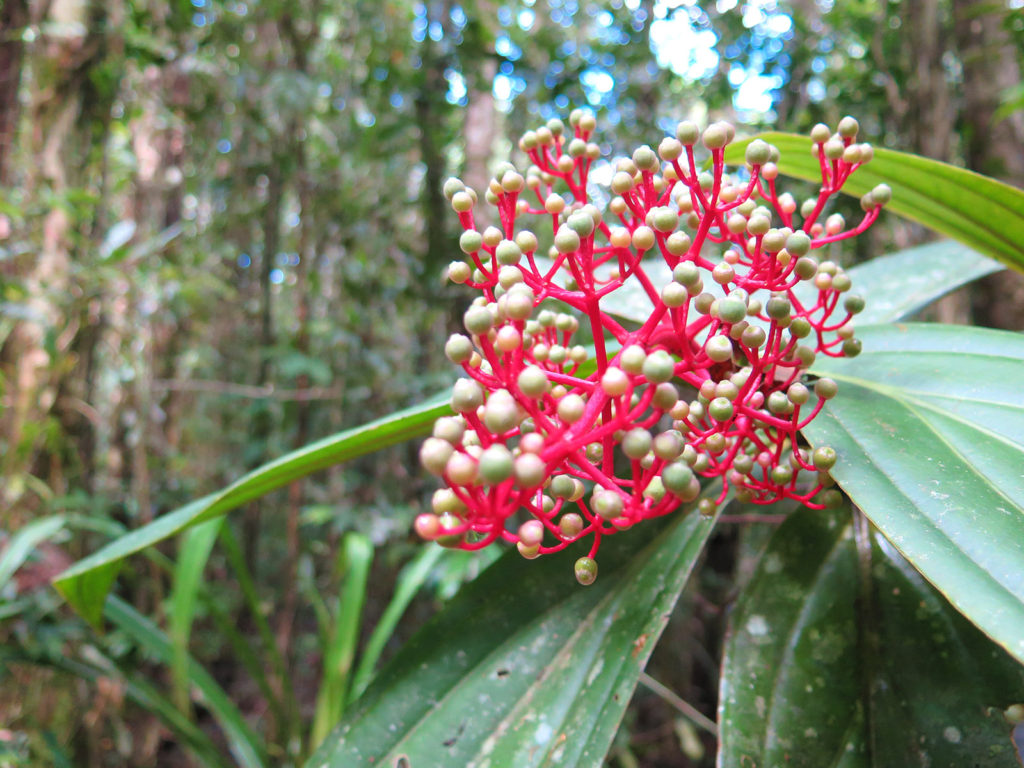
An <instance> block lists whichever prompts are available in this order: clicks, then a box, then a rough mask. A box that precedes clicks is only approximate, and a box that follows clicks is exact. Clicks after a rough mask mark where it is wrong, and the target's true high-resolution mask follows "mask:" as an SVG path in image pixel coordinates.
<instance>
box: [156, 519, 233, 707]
mask: <svg viewBox="0 0 1024 768" xmlns="http://www.w3.org/2000/svg"><path fill="white" fill-rule="evenodd" d="M223 523H224V520H223V518H219V519H216V520H210V521H209V522H206V523H203V524H202V525H198V526H196V527H195V528H192V529H191V530H189V531H187V532H186V533H185V535H184V536H183V537H182V540H181V548H180V552H179V554H178V561H177V563H176V564H175V566H174V585H173V587H172V589H171V596H170V597H171V609H170V614H169V616H168V620H167V623H168V634H169V635H170V637H171V643H172V644H173V646H174V648H173V654H172V658H171V680H172V681H173V684H174V704H175V706H177V707H178V709H180V710H181V711H182V712H188V682H189V681H188V643H189V638H191V636H192V621H193V620H194V619H195V614H196V605H197V603H198V596H199V588H200V587H201V586H202V583H203V571H204V570H205V568H206V561H207V560H209V559H210V553H211V552H212V551H213V543H214V541H216V540H217V535H218V534H219V533H220V528H221V525H222V524H223Z"/></svg>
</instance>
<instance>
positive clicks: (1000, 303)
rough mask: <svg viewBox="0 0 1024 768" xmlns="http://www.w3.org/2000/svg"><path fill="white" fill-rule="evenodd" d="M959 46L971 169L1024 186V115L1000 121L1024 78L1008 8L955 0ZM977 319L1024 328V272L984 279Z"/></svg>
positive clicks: (975, 304)
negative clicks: (1008, 94)
mask: <svg viewBox="0 0 1024 768" xmlns="http://www.w3.org/2000/svg"><path fill="white" fill-rule="evenodd" d="M953 12H954V19H955V29H956V40H957V47H958V48H959V51H960V60H961V63H962V65H963V79H964V83H963V100H964V102H963V109H962V112H961V125H962V129H961V136H962V141H963V153H964V160H965V161H966V163H967V167H968V168H971V169H973V170H975V171H978V172H979V173H984V174H986V175H989V176H994V177H996V178H999V179H1002V180H1003V181H1006V182H1009V183H1010V184H1014V185H1016V186H1024V113H1022V112H1019V111H1018V112H1015V113H1013V114H1011V115H1008V116H1007V117H1006V118H1005V119H1003V120H996V119H995V112H996V110H997V109H998V108H999V105H1000V103H1001V97H1002V94H1003V92H1004V91H1006V90H1007V89H1009V88H1011V87H1012V86H1014V85H1016V84H1018V83H1019V82H1020V80H1021V70H1020V65H1019V63H1018V61H1017V52H1016V49H1015V47H1014V45H1013V41H1012V40H1011V39H1010V36H1009V34H1008V32H1007V30H1006V27H1005V26H1004V24H1005V20H1006V9H1005V7H1004V6H1002V5H1001V4H996V3H993V2H991V0H954V3H953ZM971 297H972V306H971V308H972V310H973V312H974V317H975V319H976V320H977V322H979V323H981V324H982V325H989V326H993V327H996V328H1008V329H1011V330H1021V329H1024V275H1021V274H1020V273H1019V272H1014V271H1007V272H1002V273H1000V274H997V275H992V276H990V277H987V278H985V279H984V280H982V281H980V283H979V284H978V285H977V286H975V288H974V290H973V292H972V294H971Z"/></svg>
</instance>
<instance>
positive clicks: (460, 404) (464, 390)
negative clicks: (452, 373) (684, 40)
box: [452, 379, 484, 413]
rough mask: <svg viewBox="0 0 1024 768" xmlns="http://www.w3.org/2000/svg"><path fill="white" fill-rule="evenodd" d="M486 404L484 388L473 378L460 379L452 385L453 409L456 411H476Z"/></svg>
mask: <svg viewBox="0 0 1024 768" xmlns="http://www.w3.org/2000/svg"><path fill="white" fill-rule="evenodd" d="M483 404H484V390H483V388H482V387H481V386H480V385H479V384H478V383H477V382H475V381H474V380H473V379H459V380H458V381H456V382H455V386H454V387H452V410H453V411H455V412H456V413H467V412H469V411H475V410H476V409H477V408H479V407H480V406H481V405H483Z"/></svg>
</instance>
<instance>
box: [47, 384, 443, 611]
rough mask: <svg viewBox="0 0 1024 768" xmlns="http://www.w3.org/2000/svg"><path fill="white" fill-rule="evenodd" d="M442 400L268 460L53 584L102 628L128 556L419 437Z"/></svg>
mask: <svg viewBox="0 0 1024 768" xmlns="http://www.w3.org/2000/svg"><path fill="white" fill-rule="evenodd" d="M450 412H451V409H450V408H449V407H448V404H447V403H446V402H439V401H438V399H436V398H435V399H433V400H430V401H428V402H426V403H423V404H421V405H417V406H414V407H412V408H407V409H406V410H404V411H399V412H397V413H394V414H392V415H390V416H385V417H384V418H381V419H377V420H376V421H373V422H370V423H369V424H364V425H362V426H359V427H355V428H353V429H349V430H346V431H344V432H339V433H338V434H336V435H332V436H331V437H327V438H324V439H323V440H319V441H317V442H315V443H313V444H312V445H309V446H307V447H305V448H301V449H299V450H297V451H293V452H292V453H289V454H286V455H285V456H282V457H281V458H279V459H277V460H275V461H272V462H270V463H269V464H265V465H263V466H262V467H259V468H258V469H255V470H253V471H252V472H250V473H249V474H247V475H245V476H244V477H242V478H240V479H239V480H238V481H236V482H235V483H232V484H231V485H229V486H228V487H227V488H225V489H224V490H223V491H220V492H219V493H214V494H210V495H209V496H205V497H203V498H201V499H198V500H196V501H193V502H192V503H191V504H187V505H185V506H184V507H181V508H180V509H178V510H176V511H174V512H170V513H168V514H166V515H162V516H161V517H158V518H157V519H156V520H154V521H153V522H152V523H149V524H148V525H146V526H143V527H142V528H139V529H137V530H135V531H132V532H131V533H129V534H127V535H125V536H122V537H121V538H119V539H117V540H116V541H113V542H111V543H110V544H108V545H106V546H105V547H103V548H102V549H101V550H100V551H98V552H96V553H94V554H92V555H90V556H89V557H87V558H85V559H84V560H80V561H78V562H77V563H75V564H74V565H73V566H71V567H70V568H69V569H68V570H66V571H64V572H63V573H62V574H61V575H60V576H58V577H57V578H56V579H54V582H53V585H54V587H56V589H57V591H59V592H60V593H61V595H63V596H64V599H65V600H67V601H68V603H69V604H70V605H71V607H72V608H74V609H75V610H76V611H78V613H80V614H81V615H82V616H83V617H84V618H85V619H86V620H87V621H89V622H90V623H91V624H93V625H96V626H98V625H99V623H100V617H101V615H102V612H103V602H104V600H106V597H107V594H108V593H109V592H110V587H111V585H112V584H113V582H114V578H115V577H116V576H117V571H118V569H119V568H120V566H121V563H122V562H123V561H124V559H125V558H126V557H128V556H129V555H132V554H135V553H136V552H138V551H140V550H142V549H145V548H146V547H150V546H152V545H153V544H156V543H157V542H160V541H163V540H164V539H167V538H169V537H171V536H174V535H176V534H179V533H181V532H182V531H184V530H186V529H188V528H191V527H192V526H194V525H198V524H199V523H202V522H205V521H206V520H212V519H213V518H215V517H218V516H219V515H223V514H225V513H227V512H230V511H231V510H233V509H237V508H238V507H240V506H241V505H242V504H244V503H246V502H247V501H251V500H252V499H255V498H258V497H260V496H263V495H265V494H267V493H270V492H271V491H273V490H276V489H277V488H281V487H283V486H285V485H288V484H289V483H290V482H292V481H293V480H296V479H298V478H300V477H305V476H306V475H309V474H312V473H313V472H316V471H317V470H320V469H324V468H325V467H329V466H331V465H333V464H338V463H340V462H343V461H348V460H349V459H354V458H356V457H358V456H363V455H365V454H368V453H373V452H374V451H379V450H380V449H382V448H387V447H388V446H391V445H395V444H396V443H401V442H403V441H405V440H411V439H412V438H414V437H420V436H422V435H425V434H427V433H428V432H429V431H430V427H431V425H432V424H433V423H434V420H435V419H436V418H437V417H438V416H443V415H445V414H447V413H450Z"/></svg>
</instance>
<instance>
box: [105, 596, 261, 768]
mask: <svg viewBox="0 0 1024 768" xmlns="http://www.w3.org/2000/svg"><path fill="white" fill-rule="evenodd" d="M103 615H104V616H105V617H106V619H107V620H108V621H110V622H111V623H112V624H113V625H114V626H116V627H117V628H118V629H120V630H121V631H122V632H124V633H125V634H126V635H128V636H129V637H131V638H132V640H134V641H135V642H136V643H137V644H138V645H139V647H140V648H142V649H143V650H144V651H146V652H147V653H149V654H151V655H152V657H153V658H154V659H155V660H157V661H159V662H161V663H163V664H170V663H171V662H172V659H173V654H174V648H173V646H172V644H171V641H170V638H168V637H167V635H166V634H164V633H163V632H162V631H161V630H160V628H159V627H158V626H157V625H156V624H154V623H153V622H152V621H150V620H149V619H148V618H146V617H145V616H142V615H141V614H140V613H139V612H138V611H136V610H135V609H134V608H133V607H132V606H131V605H129V604H128V603H126V602H124V601H123V600H121V599H120V598H118V597H115V596H112V597H111V598H110V599H109V600H107V601H106V604H105V606H104V611H103ZM188 676H189V680H190V681H191V684H192V685H193V686H194V687H195V689H196V691H197V692H198V693H199V695H200V697H201V698H200V701H201V702H202V704H203V706H205V707H206V708H207V709H208V710H209V712H210V714H211V715H212V716H213V718H214V720H216V722H217V724H218V725H219V726H220V727H221V729H222V730H223V732H224V736H225V738H226V740H227V743H228V745H229V747H230V748H231V753H232V754H233V755H234V756H235V759H236V760H238V762H239V764H240V765H242V766H244V768H262V767H263V766H267V765H269V763H268V761H267V757H266V752H265V747H264V745H263V741H262V740H261V739H260V737H259V736H257V735H256V733H255V732H254V731H253V730H252V728H250V727H249V725H248V723H246V721H245V718H244V717H243V716H242V713H241V712H239V711H238V707H236V706H235V704H234V703H233V702H232V701H231V698H230V697H229V696H228V694H227V693H225V691H224V689H223V688H221V687H220V685H218V684H217V682H216V681H215V680H214V679H213V677H211V676H210V674H209V673H208V672H207V671H206V670H205V669H203V668H202V666H200V665H199V664H198V663H196V662H195V661H194V660H192V659H189V663H188Z"/></svg>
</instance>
